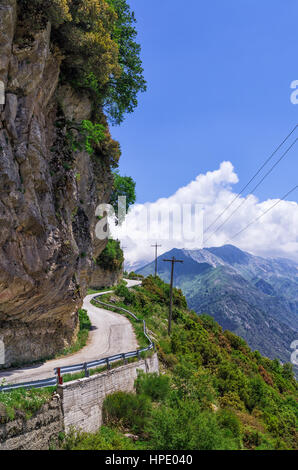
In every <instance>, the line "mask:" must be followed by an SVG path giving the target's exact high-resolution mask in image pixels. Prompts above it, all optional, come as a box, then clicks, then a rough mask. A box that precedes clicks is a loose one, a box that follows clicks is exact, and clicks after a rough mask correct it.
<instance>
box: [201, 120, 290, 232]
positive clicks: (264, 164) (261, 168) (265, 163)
mask: <svg viewBox="0 0 298 470" xmlns="http://www.w3.org/2000/svg"><path fill="white" fill-rule="evenodd" d="M297 127H298V124H296V126H295V127H294V129H293V130H292V131H291V132H290V133H289V134H288V135H287V137H286V138H285V139H284V140H283V141H282V143H281V144H279V146H278V147H277V148H276V149H275V150H274V152H273V153H272V154H271V155H270V157H269V158H267V160H266V161H265V162H264V163H263V165H262V166H261V167H260V168H259V169H258V171H257V172H256V173H255V175H254V176H253V177H252V178H251V179H250V180H249V182H248V183H247V184H246V185H245V186H244V188H242V189H241V191H240V193H239V194H237V195H236V196H235V198H234V199H233V200H232V201H231V202H230V204H228V206H227V207H226V208H225V209H224V210H223V211H222V212H221V214H219V216H218V217H216V219H215V220H214V221H213V222H212V223H211V224H210V225H209V226H208V227H207V228H206V230H205V232H207V231H208V230H209V229H210V228H211V227H212V226H213V225H214V224H215V223H216V222H217V221H218V220H219V219H220V218H221V217H222V216H223V215H224V214H225V213H226V211H227V210H228V209H229V208H230V207H231V205H232V204H234V202H235V201H236V200H237V199H238V198H239V197H240V196H241V194H242V193H243V192H244V191H245V190H246V188H247V187H248V186H249V185H250V183H252V182H253V181H254V179H255V178H256V177H257V176H258V174H259V173H260V172H261V171H262V170H263V168H264V167H265V166H266V165H267V163H269V161H270V160H271V159H272V158H273V157H274V155H276V153H277V152H278V151H279V149H280V148H281V147H282V146H283V145H284V143H285V142H286V141H287V140H288V139H289V138H290V137H291V135H292V134H293V133H294V132H295V130H296V129H297Z"/></svg>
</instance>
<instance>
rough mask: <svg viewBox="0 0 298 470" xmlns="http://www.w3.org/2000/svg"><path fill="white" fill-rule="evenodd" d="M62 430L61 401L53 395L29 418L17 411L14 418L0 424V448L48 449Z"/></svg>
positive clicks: (55, 441) (54, 443)
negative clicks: (49, 400) (50, 399)
mask: <svg viewBox="0 0 298 470" xmlns="http://www.w3.org/2000/svg"><path fill="white" fill-rule="evenodd" d="M61 431H63V413H62V408H61V401H60V397H59V396H58V395H55V396H54V398H53V399H52V401H51V402H50V403H47V404H45V405H43V406H42V408H41V409H40V410H39V411H38V412H37V413H36V414H35V415H34V416H33V417H32V418H30V419H28V420H26V418H25V417H24V415H23V414H22V413H21V412H19V413H18V415H17V417H16V419H14V420H13V421H9V422H7V423H5V424H0V450H48V449H49V447H50V446H51V445H54V446H55V445H56V443H57V440H58V435H59V432H61Z"/></svg>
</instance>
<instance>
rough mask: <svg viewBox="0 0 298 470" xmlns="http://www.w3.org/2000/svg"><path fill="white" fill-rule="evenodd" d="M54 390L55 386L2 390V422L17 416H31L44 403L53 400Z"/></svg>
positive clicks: (0, 422)
mask: <svg viewBox="0 0 298 470" xmlns="http://www.w3.org/2000/svg"><path fill="white" fill-rule="evenodd" d="M53 390H54V387H48V388H44V389H32V390H25V389H21V388H19V389H17V390H12V391H11V392H0V424H4V423H6V422H8V421H12V420H14V419H15V418H17V417H25V418H26V419H29V418H31V416H32V415H33V414H34V413H36V411H38V410H39V409H40V408H41V407H42V405H44V404H45V403H47V402H48V401H50V400H51V398H52V395H53Z"/></svg>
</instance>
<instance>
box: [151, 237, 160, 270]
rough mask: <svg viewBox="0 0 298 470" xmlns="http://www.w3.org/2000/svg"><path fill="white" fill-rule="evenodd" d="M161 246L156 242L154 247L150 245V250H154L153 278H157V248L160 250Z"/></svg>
mask: <svg viewBox="0 0 298 470" xmlns="http://www.w3.org/2000/svg"><path fill="white" fill-rule="evenodd" d="M161 246H162V245H158V244H157V242H156V243H155V245H151V247H152V248H155V277H156V276H157V248H160V247H161Z"/></svg>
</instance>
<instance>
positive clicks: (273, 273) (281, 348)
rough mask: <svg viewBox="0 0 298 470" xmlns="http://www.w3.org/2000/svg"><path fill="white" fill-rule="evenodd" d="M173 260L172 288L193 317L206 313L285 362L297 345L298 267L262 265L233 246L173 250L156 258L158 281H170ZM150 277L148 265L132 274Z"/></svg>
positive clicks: (275, 262) (151, 266)
mask: <svg viewBox="0 0 298 470" xmlns="http://www.w3.org/2000/svg"><path fill="white" fill-rule="evenodd" d="M173 256H175V257H176V258H177V259H181V260H183V261H184V263H183V264H180V263H177V264H176V266H175V286H176V287H180V288H181V289H182V291H183V293H184V295H185V296H186V299H187V301H188V305H189V307H190V308H191V309H193V310H194V311H195V312H197V313H198V314H201V313H208V314H209V315H212V317H214V318H215V320H216V321H217V322H218V323H219V324H220V325H221V326H222V327H223V328H224V329H227V330H230V331H233V332H234V333H236V334H237V335H239V336H241V337H243V338H244V339H245V340H246V341H247V342H248V344H249V345H250V347H251V348H252V349H254V350H255V349H258V350H259V351H260V352H261V353H262V354H263V355H266V356H267V357H269V358H272V359H273V358H276V357H277V358H279V359H280V360H281V361H283V362H290V356H291V352H292V351H291V349H290V346H291V343H292V341H293V340H296V339H298V264H297V263H295V262H294V261H290V260H288V259H283V258H277V259H265V258H261V257H259V256H253V255H251V254H249V253H246V252H244V251H242V250H240V249H238V248H236V247H235V246H232V245H225V246H222V247H219V248H204V249H201V250H184V249H183V250H181V249H173V250H171V251H169V252H167V253H165V254H164V255H162V256H160V257H159V258H158V275H159V276H160V277H161V278H162V279H163V280H164V281H166V282H169V280H170V263H164V262H163V259H164V258H171V257H173ZM137 272H138V273H141V274H143V275H145V276H147V275H149V274H154V263H153V262H152V263H150V264H148V265H147V266H145V267H143V268H141V269H138V270H137Z"/></svg>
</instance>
